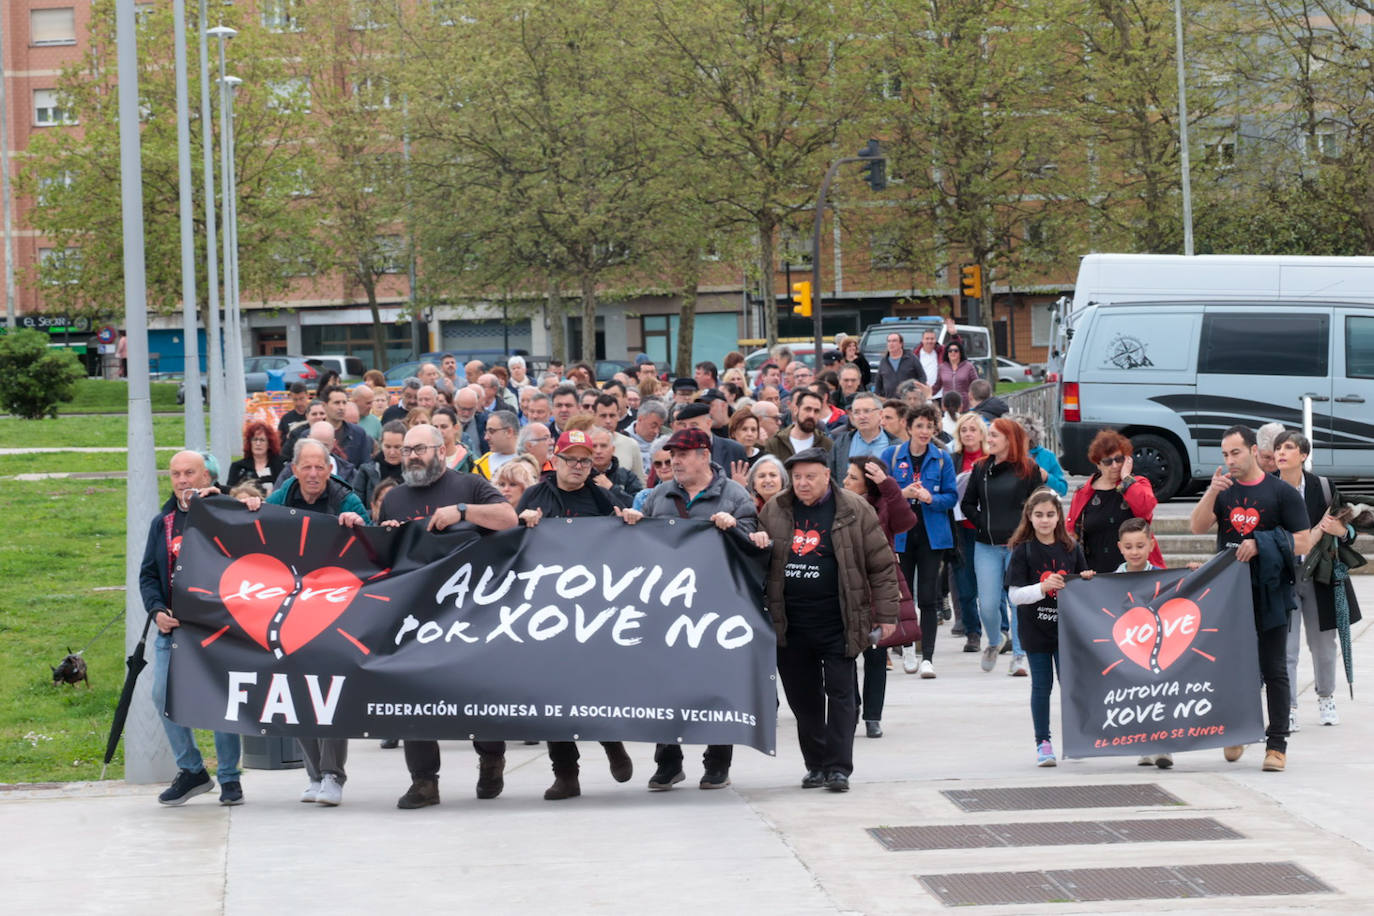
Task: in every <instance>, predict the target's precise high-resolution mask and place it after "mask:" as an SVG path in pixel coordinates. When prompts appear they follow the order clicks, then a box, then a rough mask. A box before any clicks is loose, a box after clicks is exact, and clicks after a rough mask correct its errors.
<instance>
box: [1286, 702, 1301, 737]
mask: <svg viewBox="0 0 1374 916" xmlns="http://www.w3.org/2000/svg"><path fill="white" fill-rule="evenodd" d="M1300 731H1302V726H1301V725H1299V724H1298V707H1296V706H1294V707H1293V708H1292V709H1290V710H1288V733H1289V734H1296V733H1298V732H1300Z"/></svg>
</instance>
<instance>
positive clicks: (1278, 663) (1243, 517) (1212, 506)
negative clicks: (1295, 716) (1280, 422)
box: [1189, 426, 1312, 773]
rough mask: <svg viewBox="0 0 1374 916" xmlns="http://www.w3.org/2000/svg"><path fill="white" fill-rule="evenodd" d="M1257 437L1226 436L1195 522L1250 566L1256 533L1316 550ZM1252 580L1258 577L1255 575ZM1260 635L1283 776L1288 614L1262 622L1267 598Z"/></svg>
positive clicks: (1232, 432)
mask: <svg viewBox="0 0 1374 916" xmlns="http://www.w3.org/2000/svg"><path fill="white" fill-rule="evenodd" d="M1258 452H1259V450H1258V448H1257V447H1256V444H1255V433H1254V431H1253V430H1251V429H1250V428H1248V427H1245V426H1233V427H1231V428H1230V429H1228V430H1227V431H1226V432H1225V434H1223V435H1222V437H1221V455H1222V458H1223V459H1224V460H1225V461H1226V467H1225V468H1217V470H1216V473H1215V474H1213V475H1212V482H1211V484H1210V485H1209V486H1208V487H1207V492H1205V493H1204V494H1203V495H1202V498H1201V499H1200V500H1198V504H1197V506H1195V507H1194V508H1193V513H1192V516H1191V517H1190V518H1189V526H1190V528H1191V530H1192V532H1193V534H1206V533H1207V531H1208V530H1209V529H1210V528H1211V527H1212V525H1213V524H1215V525H1216V526H1217V550H1218V551H1221V550H1225V549H1226V548H1227V547H1235V548H1236V559H1237V560H1239V561H1240V562H1242V563H1249V562H1251V561H1252V560H1254V559H1255V558H1256V556H1257V555H1258V553H1259V549H1258V547H1257V545H1256V543H1255V537H1254V535H1255V533H1256V532H1263V531H1275V530H1283V531H1287V532H1288V533H1289V534H1291V535H1292V536H1293V553H1294V554H1303V553H1306V552H1307V550H1308V549H1309V547H1310V546H1311V540H1312V537H1311V533H1310V531H1309V529H1310V528H1311V526H1310V525H1309V524H1308V519H1307V511H1306V509H1305V507H1304V506H1303V502H1302V497H1301V496H1299V495H1298V491H1297V490H1295V489H1294V488H1293V487H1290V486H1288V485H1286V484H1285V483H1283V481H1281V480H1279V479H1278V478H1277V477H1272V476H1270V475H1269V474H1266V473H1264V470H1263V469H1262V468H1261V467H1260V466H1259V460H1258ZM1251 578H1252V581H1253V580H1254V576H1253V574H1252V577H1251ZM1285 578H1286V581H1285V582H1284V588H1285V589H1286V590H1287V591H1288V592H1292V585H1293V580H1292V576H1291V574H1289V575H1287V576H1286V577H1285ZM1254 605H1255V608H1256V615H1255V630H1256V632H1257V633H1258V636H1259V662H1260V675H1261V677H1262V678H1263V681H1264V692H1265V698H1266V700H1267V705H1268V707H1269V727H1268V728H1267V729H1265V732H1264V734H1265V742H1264V746H1265V752H1264V764H1263V766H1262V767H1261V768H1262V769H1263V770H1264V771H1265V772H1271V773H1273V772H1279V771H1281V770H1283V768H1284V767H1285V766H1286V764H1287V751H1288V666H1287V645H1288V615H1287V614H1284V615H1283V618H1282V619H1280V620H1275V621H1269V620H1267V619H1262V618H1261V616H1260V613H1259V608H1260V607H1261V599H1260V596H1259V595H1258V594H1256V595H1254ZM1296 606H1297V598H1296V594H1295V593H1294V594H1291V595H1289V596H1288V598H1286V599H1285V607H1286V609H1287V610H1288V611H1289V612H1291V611H1292V609H1293V608H1294V607H1296ZM1244 752H1245V746H1244V745H1233V746H1231V747H1228V748H1226V759H1227V760H1229V761H1236V760H1239V759H1240V755H1241V754H1242V753H1244Z"/></svg>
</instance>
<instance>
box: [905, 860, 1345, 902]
mask: <svg viewBox="0 0 1374 916" xmlns="http://www.w3.org/2000/svg"><path fill="white" fill-rule="evenodd" d="M917 880H918V881H920V882H921V883H922V884H923V885H925V888H926V890H928V891H930V893H931V894H933V895H934V896H935V897H937V898H938V899H939V900H940V902H941V903H943V904H944V905H945V906H986V905H994V904H1003V905H1005V904H1017V903H1086V902H1093V901H1104V900H1165V899H1178V898H1185V897H1187V898H1197V897H1256V896H1267V895H1271V894H1281V895H1285V896H1287V895H1293V894H1321V893H1333V889H1332V888H1331V887H1329V886H1328V885H1326V884H1324V883H1323V882H1322V881H1320V880H1318V879H1317V878H1316V877H1315V876H1314V875H1312V874H1311V873H1309V872H1307V871H1306V870H1304V869H1302V868H1300V867H1298V866H1297V865H1295V864H1293V863H1292V862H1242V863H1239V864H1235V865H1180V866H1174V867H1165V866H1148V867H1143V868H1077V869H1065V870H1061V871H1035V872H975V873H970V874H960V875H917Z"/></svg>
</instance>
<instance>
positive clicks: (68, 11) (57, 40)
mask: <svg viewBox="0 0 1374 916" xmlns="http://www.w3.org/2000/svg"><path fill="white" fill-rule="evenodd" d="M29 43H30V44H33V45H74V44H76V10H75V9H74V8H73V7H70V6H65V7H59V8H57V9H47V10H30V11H29Z"/></svg>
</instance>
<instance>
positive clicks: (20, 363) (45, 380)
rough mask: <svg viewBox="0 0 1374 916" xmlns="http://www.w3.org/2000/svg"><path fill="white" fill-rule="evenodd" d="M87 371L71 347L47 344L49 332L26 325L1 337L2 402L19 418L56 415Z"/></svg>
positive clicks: (0, 374) (0, 397) (28, 418)
mask: <svg viewBox="0 0 1374 916" xmlns="http://www.w3.org/2000/svg"><path fill="white" fill-rule="evenodd" d="M85 374H86V372H85V370H84V369H82V368H81V363H79V362H78V361H77V359H76V357H75V356H74V355H72V352H71V351H70V350H66V349H62V348H49V347H48V335H47V334H44V333H42V332H39V331H32V330H28V329H27V328H25V329H21V330H18V331H10V332H9V333H7V334H5V335H3V336H0V404H3V405H4V407H5V410H7V411H9V412H10V413H12V414H14V415H15V416H16V417H20V418H22V419H25V420H39V419H42V418H43V417H45V416H49V417H55V416H57V405H58V404H60V403H61V402H63V401H67V400H70V399H71V396H72V392H73V390H74V389H75V387H76V380H77V379H79V378H81V377H82V376H84V375H85Z"/></svg>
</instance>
